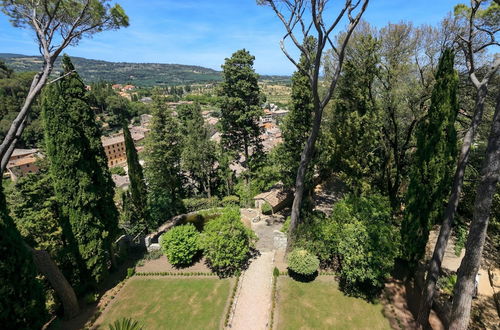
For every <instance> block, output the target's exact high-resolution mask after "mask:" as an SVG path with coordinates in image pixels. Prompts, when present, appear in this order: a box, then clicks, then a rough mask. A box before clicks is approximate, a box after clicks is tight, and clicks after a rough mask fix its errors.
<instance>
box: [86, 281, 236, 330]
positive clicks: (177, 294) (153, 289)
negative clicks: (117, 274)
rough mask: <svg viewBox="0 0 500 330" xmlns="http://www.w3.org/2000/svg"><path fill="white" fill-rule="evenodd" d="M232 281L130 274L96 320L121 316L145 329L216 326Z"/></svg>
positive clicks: (103, 324) (105, 324)
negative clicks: (130, 319) (142, 276)
mask: <svg viewBox="0 0 500 330" xmlns="http://www.w3.org/2000/svg"><path fill="white" fill-rule="evenodd" d="M232 283H233V281H232V280H230V279H224V280H220V279H218V278H169V277H166V278H149V279H148V278H141V277H133V278H131V279H130V280H129V281H128V283H127V284H126V285H125V287H124V288H123V289H122V291H120V293H119V295H118V296H117V297H116V298H115V301H114V302H113V303H112V304H111V305H110V306H108V308H107V309H106V311H105V312H104V313H103V315H102V316H101V317H100V318H99V320H98V322H97V323H96V324H100V327H99V328H100V329H107V328H108V324H110V323H112V322H114V321H115V320H117V319H119V318H122V317H130V318H132V319H134V320H137V321H139V322H140V323H141V325H143V326H144V329H145V330H148V329H219V328H220V326H221V324H222V319H223V317H224V315H225V312H226V307H227V306H226V305H227V301H228V299H229V294H230V289H231V286H232Z"/></svg>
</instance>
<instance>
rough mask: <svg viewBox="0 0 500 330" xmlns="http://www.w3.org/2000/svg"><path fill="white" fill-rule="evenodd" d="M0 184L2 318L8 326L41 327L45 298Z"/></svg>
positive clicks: (29, 254) (13, 327)
mask: <svg viewBox="0 0 500 330" xmlns="http://www.w3.org/2000/svg"><path fill="white" fill-rule="evenodd" d="M24 244H25V243H24V242H23V240H22V238H21V235H20V234H19V232H18V231H17V229H16V226H15V224H14V221H12V219H11V218H10V216H9V214H8V212H7V206H6V203H5V198H4V195H3V188H2V187H1V186H0V253H1V255H2V257H1V258H0V319H1V320H2V327H3V328H5V329H39V328H41V327H42V325H43V324H44V322H45V321H46V318H47V315H46V311H45V297H44V295H43V291H42V287H41V284H40V283H39V281H38V280H37V279H36V275H37V273H36V270H35V266H34V264H33V258H32V256H31V253H30V252H29V251H28V250H27V249H26V246H25V245H24Z"/></svg>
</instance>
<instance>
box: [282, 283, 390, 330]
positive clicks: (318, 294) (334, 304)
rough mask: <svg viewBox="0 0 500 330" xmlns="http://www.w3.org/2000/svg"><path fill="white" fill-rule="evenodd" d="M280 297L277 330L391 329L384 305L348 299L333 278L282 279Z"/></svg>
mask: <svg viewBox="0 0 500 330" xmlns="http://www.w3.org/2000/svg"><path fill="white" fill-rule="evenodd" d="M277 297H278V300H277V305H276V308H277V313H278V314H277V322H278V323H277V328H278V329H391V328H390V326H389V321H388V320H387V319H386V318H385V317H384V315H383V314H382V306H381V305H377V304H370V303H368V302H366V301H364V300H362V299H358V298H352V297H347V296H345V295H344V294H343V293H342V292H340V291H339V290H338V286H337V282H335V280H334V279H333V278H332V277H330V276H328V277H318V278H316V279H315V280H314V281H313V282H310V283H301V282H297V281H295V280H292V279H291V278H289V277H284V276H281V277H280V278H279V282H278V295H277Z"/></svg>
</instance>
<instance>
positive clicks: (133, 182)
mask: <svg viewBox="0 0 500 330" xmlns="http://www.w3.org/2000/svg"><path fill="white" fill-rule="evenodd" d="M123 135H124V138H125V150H126V153H127V165H128V177H129V179H130V197H131V198H130V202H131V203H132V204H131V207H132V213H133V214H132V216H133V218H134V221H133V227H134V234H137V233H138V232H140V231H143V230H144V229H145V230H146V231H148V229H150V228H148V222H149V221H148V217H149V216H148V206H147V201H148V196H147V189H146V183H145V181H144V174H143V172H142V166H141V164H140V163H139V157H138V155H137V150H136V149H135V144H134V140H133V139H132V136H131V135H130V130H129V129H128V126H127V125H126V124H125V125H123Z"/></svg>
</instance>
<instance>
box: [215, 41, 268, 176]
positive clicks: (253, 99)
mask: <svg viewBox="0 0 500 330" xmlns="http://www.w3.org/2000/svg"><path fill="white" fill-rule="evenodd" d="M254 60H255V57H254V56H252V55H250V53H249V52H248V51H247V50H245V49H240V50H238V51H236V52H235V53H234V54H233V55H232V56H231V57H230V58H226V61H225V63H224V65H222V77H223V82H222V83H221V84H220V86H221V89H220V92H219V94H220V96H221V104H220V106H221V112H222V116H221V120H220V123H221V128H222V139H223V143H224V145H226V146H227V147H228V148H229V149H230V150H232V151H236V152H243V153H244V155H245V158H246V162H247V168H249V167H248V166H249V164H248V162H249V156H250V151H252V152H253V154H252V155H255V156H258V155H260V154H261V152H262V143H261V141H260V138H259V136H260V127H259V116H261V115H262V113H263V112H262V109H261V108H260V104H261V101H262V100H261V94H260V90H259V85H258V78H259V75H258V74H257V73H255V71H254V69H253V62H254ZM255 158H258V157H255Z"/></svg>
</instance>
